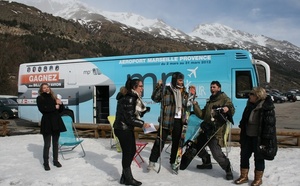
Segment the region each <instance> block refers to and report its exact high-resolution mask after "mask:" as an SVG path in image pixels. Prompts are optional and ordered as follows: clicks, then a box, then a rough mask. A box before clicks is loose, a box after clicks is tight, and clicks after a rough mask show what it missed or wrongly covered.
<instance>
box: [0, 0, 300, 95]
mask: <svg viewBox="0 0 300 186" xmlns="http://www.w3.org/2000/svg"><path fill="white" fill-rule="evenodd" d="M25 1H26V2H31V3H32V2H33V3H32V4H30V3H28V4H30V5H32V6H33V5H34V7H28V6H26V5H22V4H18V3H8V2H6V1H2V2H1V3H3V4H2V7H1V6H0V12H1V13H0V21H1V22H0V36H1V34H5V36H4V35H3V36H2V38H6V39H2V40H3V44H2V46H6V45H5V42H9V40H11V39H12V38H13V39H16V40H18V42H16V43H15V44H19V45H20V46H19V47H20V48H22V47H24V48H26V49H27V50H28V51H27V52H24V51H23V53H22V55H23V59H22V61H17V62H16V66H17V65H18V64H19V63H21V62H26V61H28V62H29V61H45V60H58V59H71V58H82V57H97V56H108V55H121V54H122V55H127V54H141V53H159V52H175V51H195V50H216V49H232V48H242V49H246V50H249V51H250V52H251V53H252V54H253V56H254V57H255V58H256V59H261V60H263V61H266V62H267V63H268V64H269V65H270V67H271V75H272V79H271V87H273V88H277V89H281V90H288V89H290V88H299V87H300V82H299V80H300V75H299V74H300V73H299V72H300V63H299V62H300V60H299V56H300V55H299V54H300V52H299V51H300V49H299V48H298V47H296V46H294V45H292V44H291V43H289V42H287V41H277V40H274V39H271V38H268V37H266V36H257V35H251V34H249V33H246V32H242V31H237V30H233V29H231V28H229V27H227V26H224V25H220V24H217V23H215V24H211V25H199V26H197V27H196V28H195V29H194V31H193V32H192V33H189V34H186V33H184V32H182V31H180V30H178V29H176V28H172V27H171V26H168V25H167V24H166V23H164V22H163V21H162V20H159V19H154V20H151V19H147V18H144V17H142V16H139V15H136V14H132V13H113V12H106V11H99V10H93V8H88V7H87V6H86V5H85V4H82V3H80V2H79V1H74V0H67V1H58V0H48V1H45V0H35V1H32V0H25ZM5 2H6V4H4V3H5ZM62 2H63V4H62ZM74 2H75V3H74ZM35 7H37V8H39V9H41V10H42V11H47V13H44V12H42V11H40V10H39V9H37V8H35ZM1 9H2V10H1ZM16 12H20V13H16ZM45 36H46V37H45ZM0 41H1V40H0ZM25 41H26V42H25ZM28 41H30V42H28ZM33 41H35V42H36V43H39V45H38V46H39V47H38V48H37V47H36V45H37V44H36V43H32V42H33ZM54 41H56V42H54ZM28 43H29V45H28ZM22 49H23V48H22ZM5 50H6V51H9V53H11V50H10V49H9V48H7V49H6V48H4V49H3V51H5ZM23 50H24V49H23ZM3 53H4V52H3ZM33 54H34V55H33ZM24 55H25V56H24ZM26 55H27V56H26ZM13 56H16V54H14V55H13ZM0 62H1V61H0ZM8 70H9V69H8ZM14 73H15V74H16V72H14ZM0 74H1V73H0ZM16 76H17V75H16ZM0 86H1V85H0Z"/></svg>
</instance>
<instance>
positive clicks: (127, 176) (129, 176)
mask: <svg viewBox="0 0 300 186" xmlns="http://www.w3.org/2000/svg"><path fill="white" fill-rule="evenodd" d="M123 174H124V177H125V185H133V186H139V185H142V182H140V181H137V180H135V179H134V178H133V176H132V172H131V168H130V167H128V168H125V169H124V171H123Z"/></svg>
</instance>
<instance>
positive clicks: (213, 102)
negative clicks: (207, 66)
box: [193, 81, 235, 180]
mask: <svg viewBox="0 0 300 186" xmlns="http://www.w3.org/2000/svg"><path fill="white" fill-rule="evenodd" d="M210 92H211V96H210V98H209V100H208V101H207V103H206V105H205V106H204V108H203V109H200V106H199V105H198V103H197V102H196V101H194V103H193V105H194V107H193V108H194V112H195V114H196V116H198V117H199V118H201V119H202V120H203V122H202V123H201V129H202V130H201V132H200V134H199V136H198V137H197V143H196V148H197V151H199V150H201V151H200V152H199V154H198V156H199V157H201V158H202V162H203V164H202V165H197V168H198V169H212V164H211V159H210V155H209V154H208V152H207V151H206V150H205V145H207V146H208V147H209V149H210V151H211V153H212V155H213V157H214V159H215V160H216V161H217V162H218V164H219V165H220V166H221V167H222V169H223V170H225V172H226V179H227V180H232V179H233V175H232V170H231V165H230V161H229V159H228V158H227V157H226V156H225V154H224V153H223V152H222V149H221V146H220V145H222V144H223V143H224V141H223V137H224V132H225V130H226V121H225V122H224V121H222V122H218V121H215V119H214V118H213V116H212V110H213V109H214V108H216V107H218V108H221V110H222V113H223V114H226V115H227V116H228V119H229V118H231V119H229V121H230V120H232V115H233V114H234V112H235V108H234V106H233V104H232V102H231V100H230V98H229V97H228V96H227V95H226V94H225V93H224V92H222V91H221V84H220V82H219V81H212V82H211V84H210ZM208 140H209V141H208Z"/></svg>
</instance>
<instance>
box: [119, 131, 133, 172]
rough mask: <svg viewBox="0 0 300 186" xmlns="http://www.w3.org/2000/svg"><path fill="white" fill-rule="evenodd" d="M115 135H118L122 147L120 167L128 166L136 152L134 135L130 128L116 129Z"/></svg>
mask: <svg viewBox="0 0 300 186" xmlns="http://www.w3.org/2000/svg"><path fill="white" fill-rule="evenodd" d="M114 132H115V135H116V136H117V137H118V139H119V142H120V145H121V148H122V167H123V169H126V168H129V167H130V165H131V162H132V160H133V157H134V155H135V152H136V144H135V136H134V132H133V131H132V130H116V129H114Z"/></svg>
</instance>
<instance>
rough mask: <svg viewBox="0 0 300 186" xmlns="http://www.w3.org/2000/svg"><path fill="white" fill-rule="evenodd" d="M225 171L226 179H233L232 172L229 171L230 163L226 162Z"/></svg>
mask: <svg viewBox="0 0 300 186" xmlns="http://www.w3.org/2000/svg"><path fill="white" fill-rule="evenodd" d="M225 171H226V180H233V174H232V171H231V165H230V163H229V164H228V166H227V168H226V170H225Z"/></svg>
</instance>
